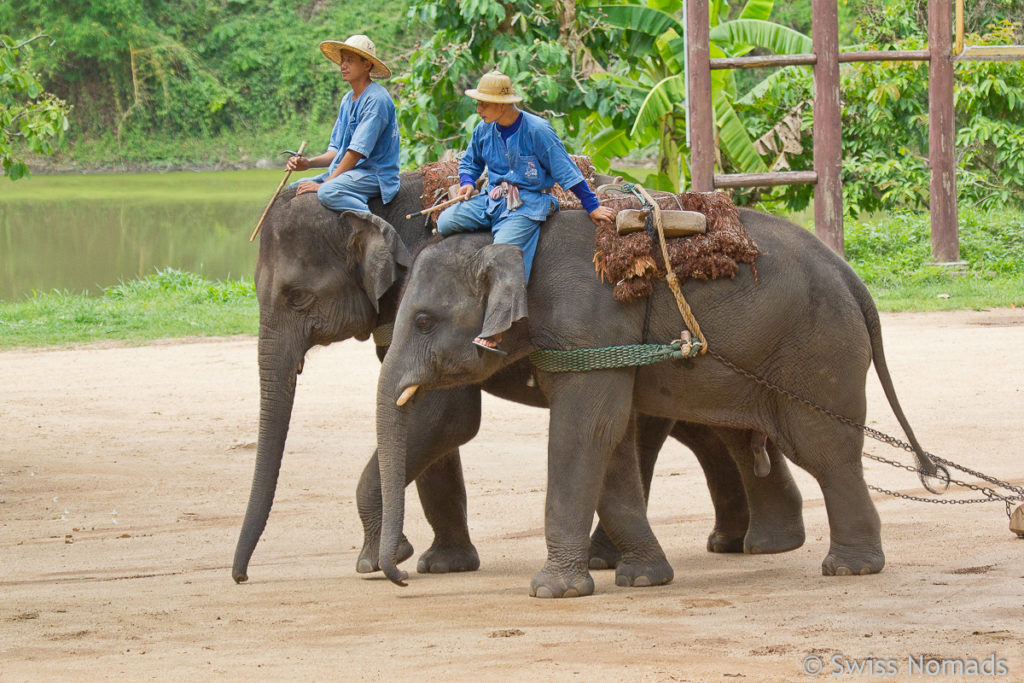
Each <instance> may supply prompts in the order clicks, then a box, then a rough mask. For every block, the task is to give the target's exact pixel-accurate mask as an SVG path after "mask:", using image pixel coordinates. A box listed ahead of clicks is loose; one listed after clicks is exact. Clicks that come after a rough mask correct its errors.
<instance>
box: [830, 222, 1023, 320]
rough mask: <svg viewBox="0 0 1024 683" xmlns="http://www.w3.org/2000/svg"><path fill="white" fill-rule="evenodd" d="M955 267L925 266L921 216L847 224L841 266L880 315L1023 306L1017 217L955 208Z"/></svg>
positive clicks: (927, 244) (927, 245)
mask: <svg viewBox="0 0 1024 683" xmlns="http://www.w3.org/2000/svg"><path fill="white" fill-rule="evenodd" d="M959 222H960V233H959V234H960V258H961V259H962V260H964V261H965V262H966V266H964V267H962V268H950V267H945V266H939V265H936V264H934V263H933V262H932V260H931V236H930V232H929V227H930V226H929V217H928V214H927V212H913V213H897V214H891V215H888V216H881V217H873V218H870V219H866V220H848V221H847V222H846V226H845V235H846V259H847V261H848V262H849V264H850V265H851V266H852V267H853V269H854V270H856V271H857V274H858V275H860V277H861V279H863V280H864V282H865V283H866V284H867V285H868V289H869V290H871V294H872V296H874V298H875V302H876V303H877V304H878V307H879V308H880V309H881V310H887V311H941V310H953V309H965V308H974V309H977V308H993V307H1007V306H1024V212H1020V211H1013V210H1007V209H1000V210H988V211H981V210H977V209H974V208H972V207H961V208H960V217H959Z"/></svg>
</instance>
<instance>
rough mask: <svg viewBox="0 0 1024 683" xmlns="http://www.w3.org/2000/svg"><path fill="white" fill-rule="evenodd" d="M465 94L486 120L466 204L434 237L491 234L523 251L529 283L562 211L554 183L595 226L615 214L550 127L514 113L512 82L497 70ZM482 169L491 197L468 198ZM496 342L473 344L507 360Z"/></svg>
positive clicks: (471, 164) (464, 192)
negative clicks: (551, 221)
mask: <svg viewBox="0 0 1024 683" xmlns="http://www.w3.org/2000/svg"><path fill="white" fill-rule="evenodd" d="M466 95H468V96H469V97H472V98H473V99H474V100H476V101H477V105H476V111H477V114H479V115H480V118H481V119H483V121H481V122H480V123H479V124H477V126H476V128H474V129H473V137H472V139H471V140H470V143H469V148H468V149H467V150H466V153H465V155H464V156H463V157H462V161H461V162H460V163H459V180H460V182H461V187H460V188H459V193H458V196H459V197H460V198H462V199H464V200H466V201H463V202H462V203H459V204H456V205H454V206H452V207H449V208H448V209H446V210H445V211H444V213H442V214H441V216H440V217H439V218H438V219H437V231H438V232H439V233H440V234H442V235H445V236H448V235H454V234H456V233H459V232H476V231H479V230H490V231H491V232H492V233H493V234H494V243H495V244H514V245H515V246H517V247H519V248H521V249H522V250H523V266H524V267H525V269H526V281H527V282H529V280H530V268H531V266H532V265H533V255H534V252H535V251H536V249H537V239H538V237H539V236H540V225H541V223H543V222H544V221H545V220H546V219H547V217H548V215H549V214H551V213H552V212H553V211H557V210H558V200H557V199H555V197H554V196H552V195H551V194H548V193H546V192H545V190H549V189H551V187H553V185H554V183H556V182H557V183H558V184H559V185H561V186H562V187H564V188H568V189H569V190H572V192H573V193H574V194H575V195H576V196H577V197H579V199H580V202H581V203H582V204H583V208H584V210H585V211H586V212H587V213H588V214H589V215H590V219H591V220H592V221H594V223H597V222H598V221H602V220H612V219H613V218H614V217H615V213H614V212H613V211H612V210H611V209H609V208H607V207H603V206H601V205H600V204H599V203H598V200H597V197H595V196H594V193H593V192H592V191H591V190H590V188H589V187H588V186H587V183H586V181H585V180H584V179H583V174H582V173H580V170H579V168H577V166H576V164H575V163H574V162H573V160H572V159H570V158H569V154H568V153H567V152H566V151H565V146H564V145H563V144H562V141H561V140H560V139H559V138H558V134H557V133H555V131H554V129H553V128H552V127H551V124H549V123H548V122H547V121H545V120H544V119H542V118H540V117H539V116H536V115H534V114H530V113H528V112H524V111H521V110H520V109H519V108H518V107H516V103H517V102H521V101H522V99H523V98H522V97H520V96H519V95H516V94H515V93H514V92H513V91H512V80H511V79H510V78H509V77H508V76H506V75H505V74H503V73H501V72H500V71H492V72H490V73H488V74H484V76H483V77H482V78H481V79H480V83H479V85H478V86H477V87H476V88H472V89H470V90H467V91H466ZM484 168H486V169H487V179H488V185H487V188H486V189H487V192H485V193H483V194H480V195H478V196H477V197H474V198H472V199H470V196H471V195H472V193H473V191H474V190H475V189H476V180H477V178H479V177H480V174H481V173H482V172H483V170H484ZM499 342H500V336H499V337H497V338H487V337H477V338H476V339H474V340H473V343H474V344H476V345H477V346H479V347H480V348H482V349H486V350H488V351H494V352H497V353H499V354H502V353H504V352H503V351H502V349H501V347H500V346H499Z"/></svg>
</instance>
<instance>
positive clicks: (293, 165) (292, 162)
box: [284, 157, 309, 171]
mask: <svg viewBox="0 0 1024 683" xmlns="http://www.w3.org/2000/svg"><path fill="white" fill-rule="evenodd" d="M284 167H285V170H287V171H305V170H306V169H308V168H309V159H307V158H306V157H288V163H286V164H285V166H284Z"/></svg>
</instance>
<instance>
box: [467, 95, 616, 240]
mask: <svg viewBox="0 0 1024 683" xmlns="http://www.w3.org/2000/svg"><path fill="white" fill-rule="evenodd" d="M485 167H486V168H487V175H488V182H489V185H488V187H487V190H488V191H489V190H490V189H492V188H493V187H495V186H497V185H499V184H501V182H502V181H503V180H507V181H508V182H510V183H512V184H514V185H516V186H517V187H518V188H519V197H520V199H521V200H522V201H523V205H522V206H521V207H519V208H518V209H516V211H517V212H520V213H521V214H522V215H525V216H527V217H528V218H531V219H533V220H536V221H543V220H544V219H546V218H547V216H548V214H549V213H550V212H551V209H552V207H554V208H556V209H557V206H558V200H557V199H556V198H555V197H554V196H552V195H550V194H547V193H545V192H544V190H548V189H550V188H551V187H552V186H554V184H555V183H556V182H557V183H558V184H559V185H561V186H562V187H567V188H570V189H571V190H572V191H573V192H574V193H576V195H577V196H578V197H580V200H581V201H583V197H582V196H580V193H579V192H577V187H578V186H579V185H581V184H582V185H583V189H584V190H586V192H587V193H589V194H590V196H591V197H593V193H590V192H589V188H587V187H586V181H584V179H583V174H582V173H580V170H579V168H577V167H576V164H575V163H573V161H572V159H570V158H569V154H568V153H567V152H566V151H565V146H564V145H563V144H562V141H561V140H559V138H558V135H557V134H556V133H555V131H554V129H553V128H552V127H551V124H549V123H548V122H547V121H545V120H544V119H542V118H540V117H539V116H536V115H534V114H530V113H529V112H522V113H521V114H520V116H519V118H518V119H517V120H516V123H514V124H512V125H511V126H508V127H507V128H506V129H505V130H504V131H503V130H502V127H501V126H499V125H498V124H497V123H493V122H492V123H480V124H478V125H477V127H476V128H475V129H474V130H473V137H472V139H471V140H470V143H469V149H467V150H466V154H465V155H464V156H463V157H462V161H461V162H460V163H459V178H460V179H461V180H462V181H463V184H472V183H473V182H474V181H475V179H476V178H479V177H480V174H481V173H483V171H484V168H485ZM501 201H503V198H502V199H488V202H494V203H495V204H497V202H501ZM596 205H597V198H596V197H595V198H594V204H593V206H594V208H596ZM489 206H490V205H489ZM584 207H586V204H584ZM590 210H593V209H592V208H591V209H588V211H590ZM507 213H508V209H507V208H505V209H504V210H503V215H505V214H507Z"/></svg>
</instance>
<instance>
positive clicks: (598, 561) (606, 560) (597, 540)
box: [590, 526, 622, 569]
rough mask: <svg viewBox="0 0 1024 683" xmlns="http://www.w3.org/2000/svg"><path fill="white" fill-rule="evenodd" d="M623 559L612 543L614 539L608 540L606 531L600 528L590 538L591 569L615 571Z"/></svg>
mask: <svg viewBox="0 0 1024 683" xmlns="http://www.w3.org/2000/svg"><path fill="white" fill-rule="evenodd" d="M621 559H622V554H621V553H620V552H619V549H618V548H616V547H615V544H614V543H612V539H610V538H608V535H607V534H605V532H604V529H602V528H601V527H600V526H598V527H597V529H595V530H594V534H593V535H592V536H591V537H590V568H591V569H614V568H615V567H616V565H618V564H619V561H620V560H621Z"/></svg>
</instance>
